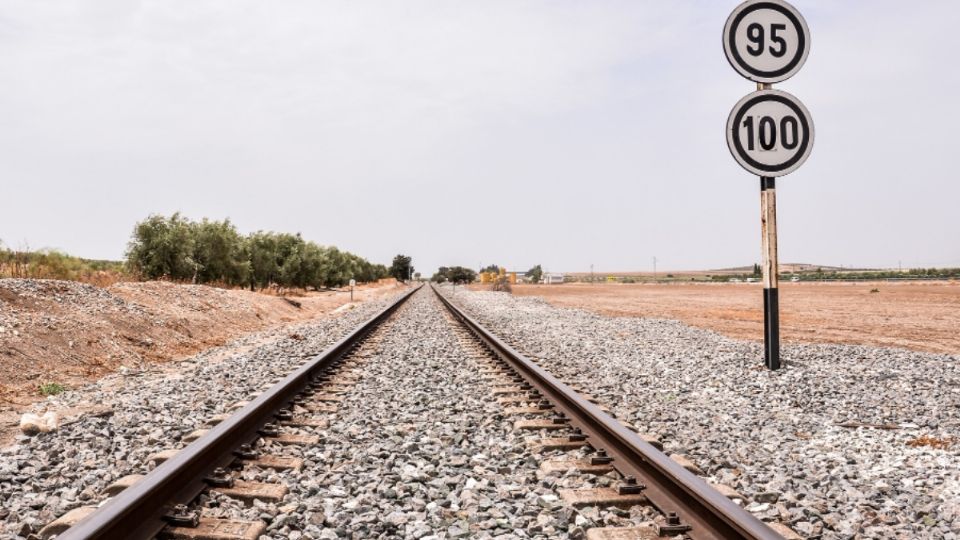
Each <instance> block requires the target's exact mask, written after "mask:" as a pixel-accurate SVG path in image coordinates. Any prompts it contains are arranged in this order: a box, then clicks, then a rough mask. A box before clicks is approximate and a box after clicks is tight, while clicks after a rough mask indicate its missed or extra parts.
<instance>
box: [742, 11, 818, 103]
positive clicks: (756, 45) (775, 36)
mask: <svg viewBox="0 0 960 540" xmlns="http://www.w3.org/2000/svg"><path fill="white" fill-rule="evenodd" d="M723 50H724V52H725V53H726V54H727V60H729V61H730V65H731V66H733V69H735V70H737V72H738V73H740V74H741V75H743V76H744V77H746V78H748V79H750V80H751V81H756V82H759V83H767V84H770V83H775V82H780V81H784V80H787V79H789V78H790V77H792V76H793V75H794V74H795V73H796V72H797V71H800V68H801V67H802V66H803V63H804V62H806V60H807V55H808V54H809V53H810V30H809V29H808V28H807V22H806V21H805V20H804V19H803V16H801V15H800V12H798V11H797V10H796V9H794V7H793V6H791V5H790V4H788V3H786V2H784V1H783V0H747V1H746V2H744V3H742V4H740V5H739V6H737V8H736V9H734V10H733V13H731V14H730V17H729V18H727V24H726V25H724V27H723Z"/></svg>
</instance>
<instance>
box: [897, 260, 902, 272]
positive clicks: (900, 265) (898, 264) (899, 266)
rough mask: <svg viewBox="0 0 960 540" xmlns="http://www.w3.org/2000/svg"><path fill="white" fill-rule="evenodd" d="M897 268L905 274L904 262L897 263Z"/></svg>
mask: <svg viewBox="0 0 960 540" xmlns="http://www.w3.org/2000/svg"><path fill="white" fill-rule="evenodd" d="M897 268H899V269H900V272H901V273H902V272H903V261H897Z"/></svg>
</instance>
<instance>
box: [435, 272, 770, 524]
mask: <svg viewBox="0 0 960 540" xmlns="http://www.w3.org/2000/svg"><path fill="white" fill-rule="evenodd" d="M431 288H433V291H434V293H436V295H437V297H439V298H440V300H441V301H442V302H443V304H444V305H445V306H446V307H447V309H448V310H450V313H451V314H453V316H454V317H455V318H456V319H458V320H459V321H460V322H462V323H463V324H464V326H466V328H467V329H468V330H470V332H471V333H472V334H473V335H475V336H476V337H477V338H478V339H480V341H481V342H483V343H484V344H485V345H486V346H487V348H488V349H489V350H491V351H492V352H493V353H494V354H496V355H497V356H498V357H499V358H501V359H502V360H504V361H506V362H507V363H508V364H509V365H510V366H511V367H512V368H513V369H514V371H516V372H517V373H518V374H519V375H520V376H521V377H523V378H524V379H525V380H526V381H527V382H528V383H529V384H530V385H531V386H532V387H533V388H534V389H536V390H537V391H538V392H539V393H540V394H542V395H543V396H544V397H545V398H546V399H547V400H549V401H550V402H551V404H552V405H553V406H554V407H555V408H556V409H557V410H558V411H559V412H561V413H562V414H563V415H564V416H565V417H566V418H567V419H568V420H569V421H570V425H571V426H572V427H574V428H579V429H580V431H581V432H582V433H583V434H584V435H586V437H587V442H588V443H589V444H590V446H592V447H593V448H596V449H598V450H599V449H603V450H605V451H606V452H607V454H608V455H609V456H611V457H613V458H614V460H613V463H611V465H613V467H614V468H615V469H617V470H618V471H619V472H620V473H621V474H623V475H624V476H632V477H634V478H636V479H637V482H639V483H641V484H643V485H645V486H646V487H645V489H643V494H644V495H645V496H646V497H647V499H649V501H650V502H651V504H653V505H654V506H655V507H656V508H657V509H658V510H660V511H661V512H662V513H663V514H664V515H669V514H670V513H671V512H675V513H676V514H677V516H679V518H680V520H681V522H682V523H684V524H686V525H688V526H689V527H690V529H689V530H688V531H686V532H685V533H684V534H686V535H687V536H688V537H690V538H692V539H694V540H707V539H709V540H730V539H737V538H745V539H755V540H761V539H762V540H783V537H782V536H781V535H780V534H778V533H777V532H776V531H774V530H773V529H771V528H770V527H768V526H767V525H766V524H764V523H763V522H762V521H760V520H759V519H757V518H756V517H754V516H753V515H752V514H750V513H749V512H747V511H746V510H744V509H743V508H741V507H740V506H738V505H736V504H734V503H733V501H731V500H729V499H727V498H726V497H725V496H724V495H722V494H721V493H719V492H718V491H716V490H715V489H713V488H711V487H710V486H709V485H708V484H707V483H706V482H704V481H703V480H702V479H701V478H700V477H698V476H696V475H695V474H693V473H691V472H690V471H688V470H686V469H684V468H683V467H682V466H681V465H679V464H678V463H676V462H675V461H673V460H672V459H670V458H669V457H668V456H667V455H666V454H664V453H663V452H660V451H659V450H657V449H656V448H654V447H653V446H652V445H650V444H649V443H647V442H646V441H644V440H643V439H642V438H640V436H638V435H637V434H636V433H634V432H633V431H631V430H630V429H627V428H626V427H625V426H623V424H621V423H620V422H618V421H617V420H616V419H614V418H613V417H612V416H610V415H609V414H607V413H605V412H603V411H602V410H600V408H599V407H597V406H596V405H594V404H593V403H591V402H590V401H588V400H587V399H585V398H584V397H582V396H580V395H579V394H578V393H577V392H576V391H574V390H573V389H572V388H570V387H569V386H567V385H566V384H564V383H562V382H560V381H559V380H558V379H557V378H556V377H554V376H553V375H551V374H550V373H548V372H547V371H546V370H544V369H543V368H541V367H540V366H539V365H537V364H536V363H535V362H533V361H532V360H530V359H529V358H527V357H525V356H524V355H522V354H520V353H519V352H518V351H516V350H514V349H513V348H512V347H510V346H509V345H507V344H506V343H504V342H503V341H501V340H500V339H499V338H497V337H496V336H495V335H493V334H492V333H490V331H488V330H487V329H486V328H484V327H483V326H481V325H480V324H479V323H478V322H477V321H475V320H474V319H473V318H471V317H470V316H469V315H467V314H466V313H464V312H463V310H461V309H460V308H458V307H457V306H456V305H454V304H453V303H452V302H451V301H450V300H448V299H447V298H446V297H445V296H444V295H442V294H440V292H439V291H437V289H436V287H433V286H432V285H431Z"/></svg>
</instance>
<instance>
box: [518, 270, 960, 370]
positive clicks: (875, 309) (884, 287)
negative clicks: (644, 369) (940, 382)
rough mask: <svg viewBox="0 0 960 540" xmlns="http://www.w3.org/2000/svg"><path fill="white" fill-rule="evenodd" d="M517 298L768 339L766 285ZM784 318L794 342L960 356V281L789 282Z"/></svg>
mask: <svg viewBox="0 0 960 540" xmlns="http://www.w3.org/2000/svg"><path fill="white" fill-rule="evenodd" d="M872 289H877V292H870V291H871V290H872ZM513 294H515V295H519V296H540V297H543V298H544V299H545V300H547V301H548V302H550V303H551V304H554V305H557V306H564V307H578V308H585V309H589V310H592V311H595V312H599V313H603V314H606V315H614V316H632V317H653V318H665V319H677V320H680V321H683V322H685V323H687V324H690V325H692V326H698V327H701V328H709V329H711V330H715V331H717V332H720V333H722V334H725V335H728V336H731V337H735V338H740V339H750V340H758V341H759V340H760V339H762V337H763V297H762V288H761V286H760V285H759V284H747V283H717V284H713V283H703V284H692V283H691V284H682V283H681V284H619V283H603V284H588V283H565V284H563V285H516V286H514V288H513ZM780 312H781V323H780V324H781V335H782V337H783V339H784V340H785V341H787V342H790V341H793V342H806V343H823V342H826V343H850V344H858V345H876V346H881V347H902V348H907V349H912V350H917V351H926V352H934V353H947V354H960V282H957V281H939V282H869V283H811V282H806V283H803V282H801V283H781V286H780Z"/></svg>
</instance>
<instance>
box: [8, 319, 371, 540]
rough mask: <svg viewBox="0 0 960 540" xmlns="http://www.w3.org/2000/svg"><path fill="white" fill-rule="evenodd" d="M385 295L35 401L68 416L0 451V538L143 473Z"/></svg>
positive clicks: (35, 526) (30, 528) (19, 533)
mask: <svg viewBox="0 0 960 540" xmlns="http://www.w3.org/2000/svg"><path fill="white" fill-rule="evenodd" d="M388 302H389V300H382V301H371V302H366V303H362V304H356V305H354V306H353V308H352V309H347V310H343V311H342V312H341V313H340V314H339V316H335V317H328V318H320V319H315V320H311V321H309V322H306V323H300V324H295V325H290V326H286V327H283V328H282V329H276V330H271V331H267V332H260V333H256V334H251V335H248V336H246V337H244V338H241V339H238V340H234V341H233V342H231V343H229V344H227V345H225V346H223V347H218V348H215V349H210V350H208V351H205V352H204V353H202V354H199V355H197V356H195V357H192V358H189V359H187V360H185V361H183V362H178V363H171V364H167V365H164V366H156V367H154V368H153V369H152V370H150V371H145V372H141V371H126V370H125V371H124V372H123V373H118V374H115V375H110V376H107V377H105V378H103V379H101V380H100V381H98V382H97V383H94V384H90V385H88V386H85V387H82V388H79V389H77V390H72V391H68V392H65V393H63V394H60V395H57V396H52V397H50V398H48V400H47V401H46V402H44V403H42V404H38V405H36V406H34V409H35V410H40V409H52V410H58V411H61V413H62V414H63V416H64V417H65V418H67V420H68V423H66V424H65V425H63V426H61V427H60V428H59V429H58V430H57V431H54V432H51V433H41V434H39V435H36V436H32V437H31V436H26V435H21V436H19V437H17V439H16V441H15V443H14V444H13V445H11V446H8V447H6V448H3V449H2V450H0V538H23V537H26V536H27V535H29V534H31V533H35V532H37V531H38V530H39V529H40V528H41V527H43V526H44V525H45V524H46V523H48V522H50V521H52V520H53V519H55V518H56V517H59V516H60V515H63V514H64V513H66V512H67V511H69V510H71V509H73V508H76V507H78V506H89V505H91V504H95V503H97V502H98V500H100V499H101V498H102V497H101V495H100V492H101V491H102V490H103V488H104V487H106V486H107V485H109V484H110V483H112V482H113V481H115V480H117V479H118V478H120V477H123V476H125V475H128V474H135V473H145V472H147V471H146V459H147V457H148V456H150V455H151V454H153V453H156V452H158V451H161V450H165V449H170V448H180V447H182V446H184V445H185V443H183V442H182V441H181V439H182V438H183V437H184V436H185V435H187V434H189V433H190V432H192V431H193V430H195V429H198V428H201V427H203V423H204V422H205V421H206V419H208V418H210V417H212V416H214V415H216V414H219V413H223V412H226V411H227V409H228V408H229V407H230V406H231V405H232V404H233V403H235V402H237V401H239V400H242V399H246V398H247V396H249V395H250V394H251V393H252V392H255V391H257V390H260V387H261V386H263V385H264V384H265V383H267V382H270V381H271V380H273V379H274V378H276V377H277V376H280V375H283V374H286V373H288V372H289V371H290V370H291V369H293V367H295V366H296V365H298V364H299V363H300V362H301V361H302V360H303V359H304V358H305V357H307V356H311V355H313V354H317V353H319V352H321V351H322V350H323V349H325V348H326V347H327V346H329V345H331V344H333V343H334V342H335V341H336V340H338V339H339V338H341V337H342V336H343V335H345V334H346V333H348V332H349V331H350V330H352V329H353V328H354V327H356V326H357V325H358V324H360V322H362V321H363V320H365V319H367V318H369V317H370V316H372V315H373V314H374V313H376V312H377V311H379V310H381V309H383V308H384V307H385V306H386V305H387V304H388ZM79 415H82V416H80V419H79V420H76V421H70V419H71V417H72V416H79Z"/></svg>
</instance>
